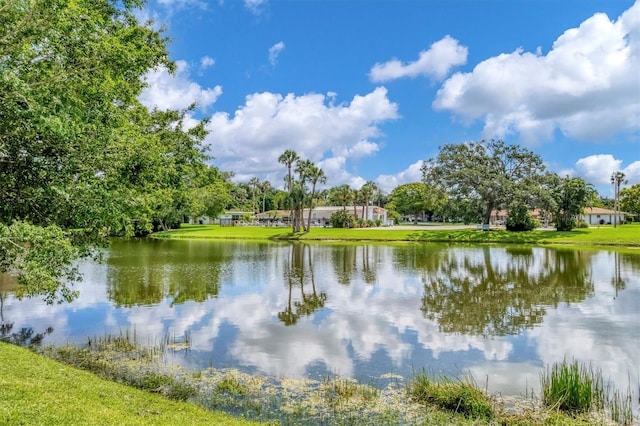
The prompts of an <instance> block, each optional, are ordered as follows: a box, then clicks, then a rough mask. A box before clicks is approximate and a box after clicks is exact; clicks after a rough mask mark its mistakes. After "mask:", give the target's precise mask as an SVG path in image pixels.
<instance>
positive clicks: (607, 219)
mask: <svg viewBox="0 0 640 426" xmlns="http://www.w3.org/2000/svg"><path fill="white" fill-rule="evenodd" d="M507 213H508V211H507V210H493V211H492V212H491V220H490V223H491V224H493V225H504V224H506V223H507V222H506V221H507V217H508V214H507ZM531 214H532V215H533V217H535V218H536V219H538V220H539V221H540V223H541V224H542V225H548V224H549V223H551V221H552V217H551V214H549V213H545V212H542V211H541V210H538V209H534V210H531ZM628 215H629V213H625V212H618V213H617V214H616V211H615V210H609V209H604V208H602V207H587V208H586V209H584V213H583V214H581V215H578V220H582V221H585V222H587V223H588V224H589V225H611V224H613V223H614V221H615V220H616V216H617V219H618V220H617V223H618V224H620V223H624V221H625V218H626V217H627V216H628Z"/></svg>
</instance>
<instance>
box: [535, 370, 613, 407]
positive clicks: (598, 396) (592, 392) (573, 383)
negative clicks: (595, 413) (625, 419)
mask: <svg viewBox="0 0 640 426" xmlns="http://www.w3.org/2000/svg"><path fill="white" fill-rule="evenodd" d="M540 384H541V388H542V402H543V403H544V404H545V405H546V406H547V407H551V408H555V409H558V410H561V411H566V412H570V413H583V412H586V411H589V410H591V409H592V408H603V407H604V403H605V401H606V398H605V389H604V382H603V380H602V372H601V371H600V370H594V369H593V368H592V367H591V365H589V366H585V365H584V364H581V363H578V361H572V362H567V361H566V360H563V361H562V362H559V363H554V364H553V365H552V366H550V367H547V370H546V371H545V372H544V373H542V374H541V376H540Z"/></svg>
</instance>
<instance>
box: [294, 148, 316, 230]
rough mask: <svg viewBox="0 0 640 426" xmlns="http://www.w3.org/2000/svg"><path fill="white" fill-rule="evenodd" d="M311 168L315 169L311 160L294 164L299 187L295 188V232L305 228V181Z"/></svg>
mask: <svg viewBox="0 0 640 426" xmlns="http://www.w3.org/2000/svg"><path fill="white" fill-rule="evenodd" d="M313 167H315V165H314V164H313V162H311V160H302V159H300V160H298V162H297V163H296V169H295V172H296V173H298V179H299V185H298V186H297V189H298V191H299V194H297V197H296V201H297V203H296V204H295V221H296V232H299V231H300V229H301V228H303V229H304V228H305V226H304V218H303V214H302V212H303V211H304V207H305V204H306V203H307V180H308V179H309V173H310V172H311V170H312V168H313Z"/></svg>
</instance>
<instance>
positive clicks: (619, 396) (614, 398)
mask: <svg viewBox="0 0 640 426" xmlns="http://www.w3.org/2000/svg"><path fill="white" fill-rule="evenodd" d="M608 407H609V410H608V411H609V416H610V417H611V420H613V421H614V422H616V423H619V424H622V425H631V424H633V420H634V418H633V402H632V400H631V388H627V391H626V393H623V392H621V391H619V390H614V391H613V392H612V393H611V397H610V398H609V400H608Z"/></svg>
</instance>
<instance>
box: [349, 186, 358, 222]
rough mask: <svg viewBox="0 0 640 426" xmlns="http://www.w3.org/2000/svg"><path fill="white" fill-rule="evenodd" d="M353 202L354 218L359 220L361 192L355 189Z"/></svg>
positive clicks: (352, 196) (352, 191) (352, 192)
mask: <svg viewBox="0 0 640 426" xmlns="http://www.w3.org/2000/svg"><path fill="white" fill-rule="evenodd" d="M351 194H352V195H351V201H353V217H355V218H356V220H358V201H360V191H358V190H357V189H355V188H353V189H352V190H351Z"/></svg>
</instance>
